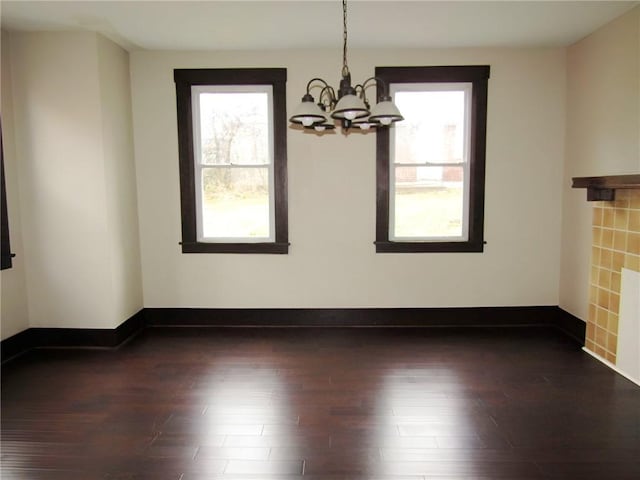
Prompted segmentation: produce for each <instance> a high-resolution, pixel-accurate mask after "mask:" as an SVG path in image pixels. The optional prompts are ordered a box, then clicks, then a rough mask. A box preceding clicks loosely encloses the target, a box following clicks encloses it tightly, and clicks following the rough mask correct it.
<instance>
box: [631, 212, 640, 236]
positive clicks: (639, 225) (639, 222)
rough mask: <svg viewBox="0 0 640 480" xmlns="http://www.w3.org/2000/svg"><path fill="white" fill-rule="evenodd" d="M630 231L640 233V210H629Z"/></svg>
mask: <svg viewBox="0 0 640 480" xmlns="http://www.w3.org/2000/svg"><path fill="white" fill-rule="evenodd" d="M629 231H630V232H636V233H640V210H630V211H629Z"/></svg>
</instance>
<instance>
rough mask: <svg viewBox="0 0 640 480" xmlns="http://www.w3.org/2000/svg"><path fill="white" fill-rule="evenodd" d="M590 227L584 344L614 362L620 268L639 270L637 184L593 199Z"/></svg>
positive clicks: (639, 216) (639, 190)
mask: <svg viewBox="0 0 640 480" xmlns="http://www.w3.org/2000/svg"><path fill="white" fill-rule="evenodd" d="M574 186H575V185H574ZM592 231H593V241H592V247H591V275H590V285H589V317H588V320H587V336H586V348H587V349H588V350H590V351H591V352H593V353H595V354H596V355H598V356H600V357H601V358H604V359H606V360H607V361H609V362H611V363H612V364H614V365H615V364H616V355H617V350H618V323H619V314H620V286H621V277H622V268H627V269H629V270H633V271H635V272H640V186H638V187H637V188H634V189H623V190H618V191H616V194H615V200H613V201H596V202H594V206H593V223H592Z"/></svg>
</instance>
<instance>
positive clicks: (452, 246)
mask: <svg viewBox="0 0 640 480" xmlns="http://www.w3.org/2000/svg"><path fill="white" fill-rule="evenodd" d="M374 244H375V246H376V253H429V252H433V253H449V252H451V253H454V252H483V251H484V242H389V241H380V242H374Z"/></svg>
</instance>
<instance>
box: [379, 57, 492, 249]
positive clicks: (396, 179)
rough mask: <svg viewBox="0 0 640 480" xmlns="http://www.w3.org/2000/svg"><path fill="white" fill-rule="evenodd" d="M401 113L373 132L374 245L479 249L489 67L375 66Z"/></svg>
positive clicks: (391, 247)
mask: <svg viewBox="0 0 640 480" xmlns="http://www.w3.org/2000/svg"><path fill="white" fill-rule="evenodd" d="M376 76H378V77H380V78H382V79H384V80H385V81H386V82H387V83H388V84H389V88H390V92H391V94H392V96H393V97H394V100H395V102H396V105H398V108H399V109H400V111H401V112H402V115H403V116H404V118H405V120H404V121H402V122H398V123H396V124H395V125H394V126H393V127H392V128H380V129H379V130H378V132H377V189H376V190H377V208H376V217H377V218H376V251H377V252H482V251H483V245H484V237H483V235H484V234H483V228H484V227H483V224H484V176H485V144H486V122H487V80H488V78H489V67H488V66H460V67H378V68H376Z"/></svg>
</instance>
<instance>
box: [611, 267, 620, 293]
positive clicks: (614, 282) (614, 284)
mask: <svg viewBox="0 0 640 480" xmlns="http://www.w3.org/2000/svg"><path fill="white" fill-rule="evenodd" d="M621 281H622V275H621V274H620V273H619V272H613V273H612V274H611V291H612V292H618V293H619V292H620V282H621Z"/></svg>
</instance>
